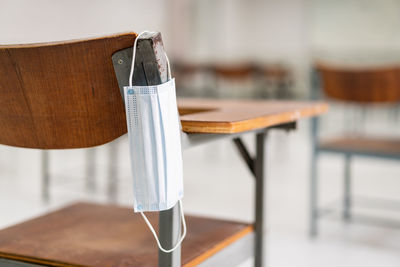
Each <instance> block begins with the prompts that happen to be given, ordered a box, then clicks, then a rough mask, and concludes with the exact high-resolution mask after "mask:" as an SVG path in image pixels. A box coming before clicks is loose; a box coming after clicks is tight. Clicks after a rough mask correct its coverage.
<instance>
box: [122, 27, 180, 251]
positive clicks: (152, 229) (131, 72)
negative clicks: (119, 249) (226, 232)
mask: <svg viewBox="0 0 400 267" xmlns="http://www.w3.org/2000/svg"><path fill="white" fill-rule="evenodd" d="M144 33H149V31H143V32H141V33H140V34H139V35H138V36H137V37H136V39H135V42H134V44H133V53H132V63H131V71H130V74H129V86H130V87H132V78H133V72H134V69H135V57H136V46H137V40H138V39H139V37H140V36H141V35H142V34H144ZM164 55H165V58H166V60H167V68H168V79H171V77H172V76H171V66H170V63H169V59H168V56H167V54H166V53H165V52H164ZM179 210H180V213H181V220H182V226H183V233H182V236H181V238H180V239H179V241H178V243H177V244H176V245H175V246H174V247H173V248H171V249H165V248H163V247H162V246H161V243H160V240H159V239H158V236H157V234H156V231H155V230H154V228H153V226H152V225H151V223H150V221H149V220H148V219H147V217H146V215H145V214H144V213H143V212H140V214H141V215H142V217H143V219H144V221H145V222H146V224H147V226H148V227H149V229H150V231H151V232H152V234H153V236H154V238H155V240H156V242H157V245H158V247H159V249H160V250H161V251H163V252H165V253H170V252H172V251H174V250H175V249H177V248H178V247H179V246H180V244H181V243H182V241H183V239H185V236H186V221H185V215H184V213H183V205H182V201H181V200H179Z"/></svg>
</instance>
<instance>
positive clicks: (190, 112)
mask: <svg viewBox="0 0 400 267" xmlns="http://www.w3.org/2000/svg"><path fill="white" fill-rule="evenodd" d="M178 108H179V113H180V114H181V123H182V130H183V131H184V132H187V133H219V134H227V133H239V132H244V131H249V130H255V129H259V128H265V127H271V126H276V125H279V124H285V123H289V122H294V121H297V120H298V119H301V118H305V117H311V116H316V115H319V114H322V113H324V112H326V111H327V110H328V105H327V104H326V103H322V102H300V101H280V100H279V101H278V100H219V99H202V98H179V99H178Z"/></svg>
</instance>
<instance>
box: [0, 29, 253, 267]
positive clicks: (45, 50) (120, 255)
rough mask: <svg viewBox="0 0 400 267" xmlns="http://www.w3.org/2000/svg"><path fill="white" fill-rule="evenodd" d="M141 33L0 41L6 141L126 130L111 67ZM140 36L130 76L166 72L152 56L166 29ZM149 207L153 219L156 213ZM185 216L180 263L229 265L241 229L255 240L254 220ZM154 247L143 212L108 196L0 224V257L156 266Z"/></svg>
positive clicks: (105, 136)
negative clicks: (23, 42) (27, 42)
mask: <svg viewBox="0 0 400 267" xmlns="http://www.w3.org/2000/svg"><path fill="white" fill-rule="evenodd" d="M136 36H137V35H136V34H135V33H125V34H118V35H112V36H106V37H100V38H94V39H86V40H75V41H68V42H57V43H43V44H30V45H6V46H0V125H1V128H2V130H1V131H0V143H1V144H4V145H10V146H15V147H26V148H34V149H71V148H89V147H93V146H98V145H102V144H105V143H108V142H111V141H113V140H114V139H116V138H118V137H120V136H121V135H124V134H125V133H126V132H127V129H126V118H125V110H124V104H123V100H122V97H121V94H120V88H119V85H118V80H121V79H120V78H121V77H119V78H118V76H121V75H123V74H124V73H122V74H121V73H120V72H114V68H113V62H114V61H115V58H113V59H112V56H113V54H115V53H116V52H117V51H121V50H123V49H126V48H130V47H132V45H133V42H134V40H135V38H136ZM139 41H140V42H138V48H137V51H138V56H137V57H136V61H135V64H138V67H137V68H135V77H138V78H135V81H134V84H137V85H140V84H143V83H148V84H154V82H157V81H158V82H160V81H159V80H160V79H161V78H162V76H163V73H158V72H157V70H158V69H155V67H154V66H156V68H157V66H158V67H160V66H159V65H160V64H161V63H162V61H157V60H155V59H156V58H155V57H156V56H157V55H158V56H160V55H163V53H158V54H157V53H156V52H160V51H161V52H162V50H160V49H162V40H161V36H160V35H159V34H156V35H148V36H147V37H146V36H143V40H142V39H140V40H139ZM156 48H157V49H158V50H157V51H156V52H155V50H154V49H156ZM123 51H128V52H127V53H129V52H130V53H131V51H132V49H126V50H123ZM156 54H157V55H156ZM149 58H152V59H153V60H148V59H149ZM114 63H115V64H120V63H123V62H122V60H121V59H119V60H117V62H114ZM115 64H114V66H115ZM129 65H130V63H129ZM129 67H130V66H129ZM164 67H165V66H164ZM125 71H126V70H125ZM128 71H129V69H128ZM136 71H137V72H140V73H138V74H136ZM124 75H125V74H124ZM117 78H118V79H117ZM126 78H127V77H126ZM160 216H161V215H160ZM149 217H150V220H151V221H152V223H153V225H155V226H157V224H158V223H157V218H158V215H157V214H154V213H152V214H150V215H149ZM187 225H188V235H187V237H186V239H185V241H184V242H183V247H182V256H181V263H182V265H184V266H196V265H198V264H211V263H214V264H215V266H221V265H219V264H220V263H221V260H223V261H224V262H226V263H227V264H231V265H232V264H234V263H232V261H233V260H243V259H239V258H238V257H237V255H239V254H240V253H237V250H238V249H239V250H243V249H244V248H242V247H240V246H239V247H238V246H237V245H235V247H232V245H233V244H234V243H235V244H238V241H239V240H240V241H244V240H245V239H249V243H250V244H252V239H251V238H250V237H251V236H252V229H253V227H252V225H248V224H244V223H236V222H228V221H223V220H215V219H207V218H200V217H193V216H187ZM161 239H162V238H161ZM249 243H246V244H249ZM243 244H245V243H243ZM164 245H165V246H168V244H164ZM250 247H251V246H250ZM219 252H221V253H219ZM157 253H158V248H157V245H156V243H155V240H154V238H153V236H152V235H151V233H150V232H149V230H148V229H147V228H146V225H145V223H144V222H143V221H142V218H141V216H140V215H138V214H134V213H133V210H132V209H131V208H123V207H118V206H112V205H99V204H90V203H76V204H73V205H69V206H67V207H64V208H62V209H60V210H58V211H55V212H51V213H49V214H47V215H44V216H41V217H39V218H36V219H32V220H29V221H27V222H23V223H21V224H18V225H16V226H12V227H9V228H7V229H3V230H0V265H1V266H38V265H47V266H156V265H157V257H156V255H157ZM223 253H225V254H223ZM232 253H233V254H232ZM235 254H237V255H236V256H233V257H229V255H235ZM218 255H224V258H221V257H222V256H221V257H218ZM159 264H160V263H159ZM160 266H162V265H161V264H160ZM164 266H166V265H164ZM168 266H169V265H168ZM174 266H176V264H175V265H174ZM204 266H205V265H204Z"/></svg>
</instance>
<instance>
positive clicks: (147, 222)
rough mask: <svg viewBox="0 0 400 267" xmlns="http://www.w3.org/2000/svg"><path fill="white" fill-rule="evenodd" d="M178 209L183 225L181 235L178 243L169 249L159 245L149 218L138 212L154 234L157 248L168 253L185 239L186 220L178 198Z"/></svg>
mask: <svg viewBox="0 0 400 267" xmlns="http://www.w3.org/2000/svg"><path fill="white" fill-rule="evenodd" d="M179 211H180V213H181V220H182V226H183V233H182V236H181V238H180V239H179V241H178V243H176V245H175V246H174V247H173V248H171V249H165V248H163V247H162V246H161V243H160V240H158V236H157V234H156V231H154V228H153V226H152V225H151V223H150V222H149V220H148V219H147V217H146V215H144V213H143V212H140V214H141V215H142V217H143V219H144V221H145V222H146V224H147V226H148V227H149V229H150V231H151V232H152V233H153V236H154V238H155V240H156V241H157V245H158V248H159V249H160V250H161V251H162V252H165V253H170V252H172V251H174V250H175V249H177V248H178V247H179V246H180V245H181V243H182V241H183V239H185V236H186V221H185V215H184V214H183V207H182V201H181V200H179Z"/></svg>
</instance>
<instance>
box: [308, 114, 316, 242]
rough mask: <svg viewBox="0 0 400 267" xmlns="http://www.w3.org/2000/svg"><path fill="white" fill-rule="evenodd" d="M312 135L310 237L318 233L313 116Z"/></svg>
mask: <svg viewBox="0 0 400 267" xmlns="http://www.w3.org/2000/svg"><path fill="white" fill-rule="evenodd" d="M311 123H312V132H313V133H312V137H311V143H312V145H311V170H310V226H309V227H310V228H309V234H310V237H315V236H317V234H318V177H317V175H318V174H317V171H318V170H317V160H318V159H317V148H316V136H315V132H316V127H317V121H316V119H315V118H312V121H311Z"/></svg>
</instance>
